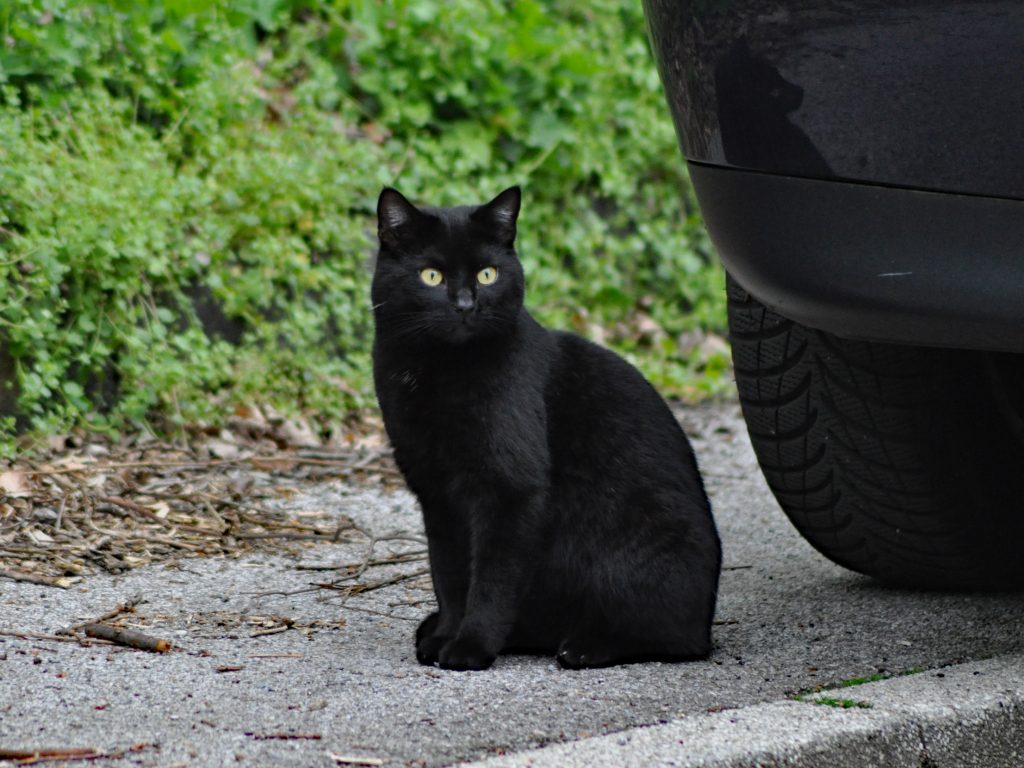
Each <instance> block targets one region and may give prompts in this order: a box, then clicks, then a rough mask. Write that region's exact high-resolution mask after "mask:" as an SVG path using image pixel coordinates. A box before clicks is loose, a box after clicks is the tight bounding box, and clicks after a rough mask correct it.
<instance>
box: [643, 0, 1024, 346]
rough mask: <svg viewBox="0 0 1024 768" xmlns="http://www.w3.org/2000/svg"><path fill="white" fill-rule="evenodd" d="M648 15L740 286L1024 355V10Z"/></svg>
mask: <svg viewBox="0 0 1024 768" xmlns="http://www.w3.org/2000/svg"><path fill="white" fill-rule="evenodd" d="M644 6H645V11H646V14H647V18H648V25H649V31H650V37H651V41H652V46H653V49H654V53H655V57H656V59H657V62H658V67H659V70H660V74H661V77H662V82H663V84H664V86H665V91H666V95H667V97H668V102H669V106H670V109H671V113H672V117H673V120H674V122H675V126H676V130H677V132H678V135H679V139H680V144H681V146H682V149H683V153H684V155H685V157H686V160H687V162H688V165H689V169H690V175H691V178H692V181H693V184H694V187H695V189H696V191H697V194H698V198H699V201H700V204H701V210H702V212H703V215H704V218H705V221H706V223H707V226H708V229H709V231H710V233H711V236H712V239H713V241H714V242H715V244H716V247H717V249H718V251H719V253H720V256H721V258H722V261H723V262H724V264H725V266H726V267H727V269H728V270H729V272H730V274H731V275H732V276H733V278H734V279H735V280H736V281H737V282H738V283H739V284H741V285H742V286H743V287H744V288H745V289H746V290H748V291H750V292H751V293H752V294H755V295H756V296H757V297H758V298H759V299H760V300H761V301H762V302H763V303H764V304H765V305H767V306H768V307H770V308H772V309H773V310H776V311H778V312H779V313H781V314H783V315H785V316H787V317H789V318H791V319H793V320H795V321H797V322H799V323H801V324H803V325H806V326H808V327H812V328H818V329H821V330H824V331H828V332H831V333H834V334H836V335H839V336H843V337H846V338H854V339H867V340H872V341H880V342H897V343H904V344H914V345H923V346H942V347H960V348H973V349H987V350H1002V351H1009V352H1024V3H1022V2H1019V1H1015V2H1005V1H1003V2H1000V1H996V2H938V1H935V0H916V1H914V2H904V3H889V2H879V1H878V0H821V1H817V2H811V1H807V2H788V3H787V2H776V3H772V2H763V1H760V0H740V1H738V2H728V0H719V1H717V2H716V1H715V0H700V1H698V0H695V1H693V2H682V1H673V0H644Z"/></svg>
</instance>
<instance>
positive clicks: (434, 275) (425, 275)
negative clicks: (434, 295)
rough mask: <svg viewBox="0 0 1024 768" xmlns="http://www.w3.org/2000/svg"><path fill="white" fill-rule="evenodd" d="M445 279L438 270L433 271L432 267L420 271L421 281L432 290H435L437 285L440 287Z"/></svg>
mask: <svg viewBox="0 0 1024 768" xmlns="http://www.w3.org/2000/svg"><path fill="white" fill-rule="evenodd" d="M443 279H444V276H443V275H442V274H441V273H440V272H439V271H438V270H436V269H431V268H430V267H427V268H426V269H421V270H420V280H422V281H423V282H424V283H426V284H427V285H429V286H430V287H431V288H433V287H434V286H435V285H440V284H441V280H443Z"/></svg>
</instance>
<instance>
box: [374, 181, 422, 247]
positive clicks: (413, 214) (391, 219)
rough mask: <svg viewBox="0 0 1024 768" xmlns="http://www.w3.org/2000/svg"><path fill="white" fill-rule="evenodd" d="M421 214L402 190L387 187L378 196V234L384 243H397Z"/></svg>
mask: <svg viewBox="0 0 1024 768" xmlns="http://www.w3.org/2000/svg"><path fill="white" fill-rule="evenodd" d="M421 215H422V214H421V213H420V211H419V209H418V208H417V207H416V206H415V205H413V204H412V203H410V202H409V201H408V200H406V199H405V196H404V195H403V194H402V193H401V192H399V191H398V190H397V189H392V188H391V187H385V188H384V189H383V190H381V193H380V197H378V198H377V236H378V237H379V238H380V241H381V242H382V243H388V244H393V243H396V242H398V241H399V240H401V238H402V235H403V234H404V233H407V232H408V231H409V229H410V225H412V224H414V223H415V222H416V221H417V220H418V219H419V217H420V216H421Z"/></svg>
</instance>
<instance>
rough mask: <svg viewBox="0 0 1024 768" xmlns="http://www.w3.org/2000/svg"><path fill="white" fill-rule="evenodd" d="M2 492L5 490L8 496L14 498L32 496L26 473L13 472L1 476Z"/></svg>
mask: <svg viewBox="0 0 1024 768" xmlns="http://www.w3.org/2000/svg"><path fill="white" fill-rule="evenodd" d="M0 490H3V492H4V493H5V494H6V495H7V496H12V497H21V496H31V495H32V488H31V486H30V485H29V482H28V477H27V476H26V475H25V473H24V472H15V471H13V470H8V471H7V472H3V473H2V474H0Z"/></svg>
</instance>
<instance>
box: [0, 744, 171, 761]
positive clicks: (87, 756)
mask: <svg viewBox="0 0 1024 768" xmlns="http://www.w3.org/2000/svg"><path fill="white" fill-rule="evenodd" d="M152 746H155V745H154V744H147V743H146V742H140V743H139V744H132V745H131V746H130V747H127V748H125V749H119V750H117V751H116V752H101V751H100V750H98V749H95V748H93V747H70V748H67V749H62V748H55V749H49V748H47V749H0V760H15V761H17V762H16V763H15V765H36V764H38V763H55V762H63V761H67V760H104V759H110V760H120V759H121V758H123V757H124V756H125V754H127V753H128V752H141V751H142V750H144V749H148V748H149V747H152Z"/></svg>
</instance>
